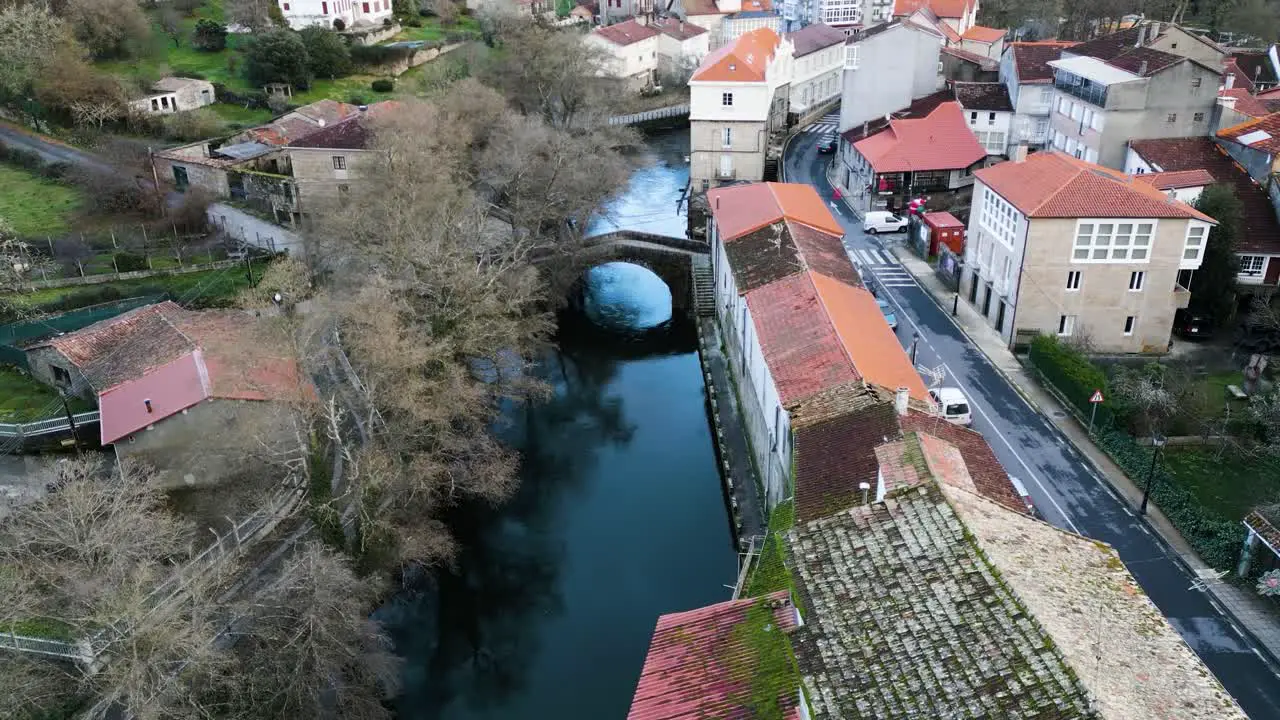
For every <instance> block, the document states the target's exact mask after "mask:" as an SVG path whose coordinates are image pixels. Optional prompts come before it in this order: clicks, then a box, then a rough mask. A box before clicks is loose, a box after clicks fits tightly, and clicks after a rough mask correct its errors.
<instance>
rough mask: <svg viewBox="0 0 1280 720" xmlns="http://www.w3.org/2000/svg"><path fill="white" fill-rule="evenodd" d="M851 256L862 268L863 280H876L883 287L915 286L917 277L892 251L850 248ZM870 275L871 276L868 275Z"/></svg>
mask: <svg viewBox="0 0 1280 720" xmlns="http://www.w3.org/2000/svg"><path fill="white" fill-rule="evenodd" d="M849 257H851V258H853V259H854V261H855V262H857V264H858V265H859V267H860V268H862V272H863V280H864V281H868V280H872V279H874V280H875V285H879V286H881V287H891V288H893V287H904V288H905V287H915V285H916V282H915V279H913V278H912V277H911V273H909V272H907V269H906V268H904V267H903V266H902V265H901V264H900V263H899V262H898V261H897V259H896V258H894V257H893V255H892V254H891V253H888V252H885V251H884V250H875V249H872V248H867V249H865V250H850V251H849ZM868 276H870V277H868Z"/></svg>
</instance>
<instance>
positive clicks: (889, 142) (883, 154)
mask: <svg viewBox="0 0 1280 720" xmlns="http://www.w3.org/2000/svg"><path fill="white" fill-rule="evenodd" d="M854 147H855V148H857V150H858V152H859V153H861V154H862V156H863V157H865V158H866V159H867V161H868V162H870V163H871V167H872V168H873V169H874V170H875V172H877V173H889V172H906V171H920V170H954V169H957V168H966V167H969V166H970V165H972V164H974V163H976V162H978V161H980V160H982V159H983V158H985V157H986V156H987V150H986V148H984V147H982V145H980V144H979V143H978V139H977V138H976V137H974V135H973V132H972V131H971V130H969V126H968V125H966V124H965V121H964V114H963V112H962V111H961V109H960V105H959V104H957V103H955V102H948V103H943V104H942V105H939V106H938V107H937V109H935V110H934V111H933V112H931V113H929V115H928V116H926V117H923V118H920V119H918V120H891V121H890V122H889V127H888V129H886V130H884V131H883V132H881V133H878V134H876V135H872V136H871V137H868V138H866V139H864V140H859V141H858V142H856V143H854Z"/></svg>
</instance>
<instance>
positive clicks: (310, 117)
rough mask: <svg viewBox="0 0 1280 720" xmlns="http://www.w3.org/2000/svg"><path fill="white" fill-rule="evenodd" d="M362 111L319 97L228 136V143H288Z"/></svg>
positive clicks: (352, 106)
mask: <svg viewBox="0 0 1280 720" xmlns="http://www.w3.org/2000/svg"><path fill="white" fill-rule="evenodd" d="M359 112H360V108H359V107H357V106H355V105H350V104H348V103H343V102H338V101H336V100H320V101H318V102H313V103H311V104H310V105H303V106H302V107H300V108H297V109H295V110H290V111H289V112H287V113H285V114H284V115H281V116H280V117H278V118H276V119H275V120H272V121H271V122H269V123H267V124H266V125H261V126H259V127H256V128H251V129H249V130H245V131H244V132H242V133H240V134H239V135H235V136H233V137H231V138H228V139H227V141H226V143H225V144H227V145H234V144H238V143H242V142H260V143H264V144H266V145H276V146H281V145H288V144H289V143H291V142H295V141H297V140H301V139H302V138H304V137H307V136H308V135H310V134H311V133H314V132H319V131H320V130H323V129H324V128H327V127H329V126H331V125H333V124H335V123H338V122H341V121H342V120H345V119H347V118H349V117H352V116H354V115H355V114H357V113H359Z"/></svg>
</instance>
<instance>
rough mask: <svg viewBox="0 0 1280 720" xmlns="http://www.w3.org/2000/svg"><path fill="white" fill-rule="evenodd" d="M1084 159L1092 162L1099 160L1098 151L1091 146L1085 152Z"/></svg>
mask: <svg viewBox="0 0 1280 720" xmlns="http://www.w3.org/2000/svg"><path fill="white" fill-rule="evenodd" d="M1084 159H1085V160H1088V161H1089V162H1091V163H1096V162H1098V151H1097V150H1094V149H1093V148H1089V149H1088V150H1087V151H1086V152H1085V154H1084Z"/></svg>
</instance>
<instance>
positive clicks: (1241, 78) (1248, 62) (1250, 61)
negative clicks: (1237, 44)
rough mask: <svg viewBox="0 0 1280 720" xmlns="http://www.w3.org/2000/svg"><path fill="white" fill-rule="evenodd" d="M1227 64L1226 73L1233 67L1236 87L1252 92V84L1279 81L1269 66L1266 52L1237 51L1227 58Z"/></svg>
mask: <svg viewBox="0 0 1280 720" xmlns="http://www.w3.org/2000/svg"><path fill="white" fill-rule="evenodd" d="M1227 63H1228V65H1229V66H1228V68H1227V71H1228V72H1230V71H1231V70H1232V68H1231V67H1230V66H1232V65H1234V66H1235V67H1234V69H1235V71H1236V73H1235V75H1236V85H1237V86H1243V87H1245V88H1247V89H1250V90H1252V89H1254V83H1275V82H1277V81H1280V78H1277V77H1276V71H1275V68H1273V67H1272V66H1271V58H1270V57H1269V56H1268V51H1267V50H1253V51H1250V50H1238V51H1236V52H1233V53H1231V55H1230V56H1228V57H1227Z"/></svg>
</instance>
